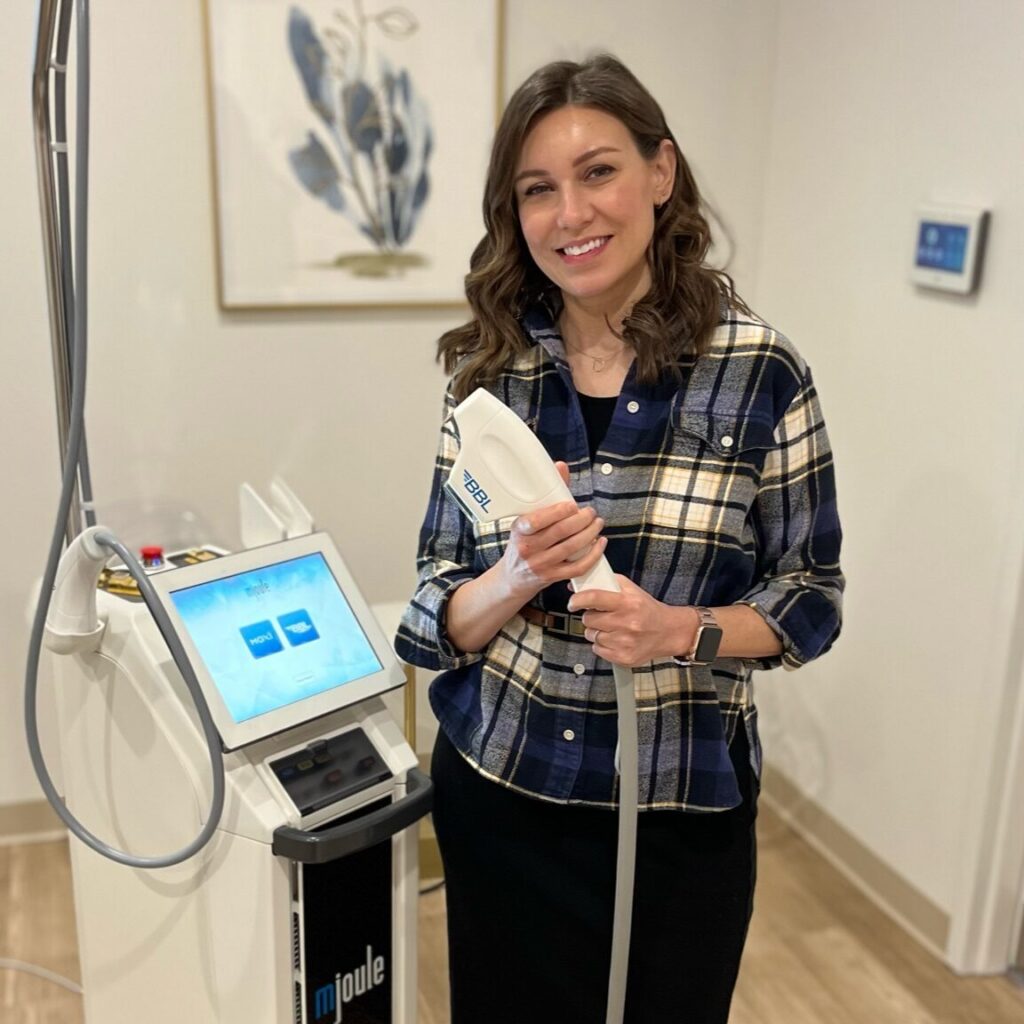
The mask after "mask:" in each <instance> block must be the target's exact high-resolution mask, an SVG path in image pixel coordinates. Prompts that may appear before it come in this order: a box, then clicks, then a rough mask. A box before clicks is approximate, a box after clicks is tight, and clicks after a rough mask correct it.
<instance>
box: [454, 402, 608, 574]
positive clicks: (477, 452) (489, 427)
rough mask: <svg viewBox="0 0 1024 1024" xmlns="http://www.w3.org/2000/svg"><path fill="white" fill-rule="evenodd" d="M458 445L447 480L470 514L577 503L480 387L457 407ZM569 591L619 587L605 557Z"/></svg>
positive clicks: (532, 440)
mask: <svg viewBox="0 0 1024 1024" xmlns="http://www.w3.org/2000/svg"><path fill="white" fill-rule="evenodd" d="M454 416H455V422H456V424H457V425H458V428H459V438H460V440H461V449H460V451H459V455H458V457H457V458H456V460H455V464H454V465H453V466H452V471H451V474H450V476H449V477H448V481H447V483H446V484H445V488H446V489H447V491H448V493H449V494H450V495H451V496H452V497H453V498H454V499H455V500H456V501H457V502H458V503H459V505H460V506H461V507H462V509H463V511H464V512H465V513H466V514H467V515H468V516H470V518H472V519H475V520H477V522H481V523H490V522H493V521H494V520H495V519H501V518H502V517H504V516H521V515H525V514H526V513H527V512H534V511H536V510H537V509H539V508H545V507H547V506H548V505H554V504H556V503H557V502H560V501H575V499H574V498H573V496H572V494H571V492H570V491H569V488H568V487H566V486H565V484H564V483H563V482H562V478H561V477H560V476H559V475H558V470H557V469H556V468H555V464H554V462H552V461H551V456H550V455H548V453H547V451H545V449H544V445H542V444H541V442H540V440H539V438H538V437H537V435H536V434H534V432H533V431H532V430H531V429H530V428H529V427H528V426H527V425H526V424H525V423H524V422H523V421H522V420H521V419H520V418H519V417H518V416H517V415H516V414H515V413H514V412H513V411H512V410H511V409H510V408H509V407H508V406H507V405H505V404H504V403H503V402H500V401H499V400H498V399H497V398H495V397H494V396H493V395H492V394H491V393H490V392H488V391H484V389H483V388H478V389H477V390H476V391H474V392H473V394H471V395H470V396H469V398H467V399H466V400H465V401H463V402H462V403H461V404H460V405H459V406H458V407H457V408H456V409H455V413H454ZM569 582H570V584H571V586H572V588H573V590H575V591H581V590H588V589H591V588H593V589H595V590H614V591H617V590H619V584H618V583H617V582H616V579H615V574H614V573H613V572H612V569H611V566H610V565H609V564H608V560H607V559H606V558H604V557H603V556H602V557H601V559H600V560H599V561H598V563H597V565H595V566H594V567H593V568H592V569H591V570H590V572H588V573H586V574H585V575H583V576H579V577H577V578H576V579H573V580H570V581H569Z"/></svg>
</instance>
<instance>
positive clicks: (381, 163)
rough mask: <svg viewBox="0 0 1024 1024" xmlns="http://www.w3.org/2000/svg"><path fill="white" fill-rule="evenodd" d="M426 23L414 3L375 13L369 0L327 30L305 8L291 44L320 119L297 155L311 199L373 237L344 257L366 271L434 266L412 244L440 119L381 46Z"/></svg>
mask: <svg viewBox="0 0 1024 1024" xmlns="http://www.w3.org/2000/svg"><path fill="white" fill-rule="evenodd" d="M418 29H419V24H418V22H417V21H416V18H415V17H414V16H413V14H412V13H411V12H410V11H408V10H406V9H405V8H402V7H389V8H386V9H385V10H382V11H380V12H378V13H367V12H366V10H365V9H364V4H363V0H352V5H351V9H350V10H348V11H346V10H342V9H338V10H336V11H334V12H333V18H332V20H331V23H330V24H329V25H327V26H325V27H321V28H320V30H319V31H318V30H317V28H316V27H315V26H314V25H313V22H312V20H311V19H310V18H309V16H308V15H307V14H306V13H304V12H303V11H302V10H301V9H300V8H298V7H292V8H291V10H290V12H289V16H288V45H289V48H290V50H291V55H292V59H293V60H294V62H295V67H296V69H297V71H298V75H299V78H300V80H301V83H302V87H303V90H304V92H305V95H306V99H307V100H308V102H309V106H310V107H311V108H312V111H313V113H314V114H315V115H316V119H315V121H314V122H313V124H312V126H311V127H310V128H308V129H307V131H306V137H305V140H304V142H303V143H302V144H301V145H298V146H296V147H295V148H294V149H291V150H289V152H288V161H289V163H290V165H291V168H292V170H293V172H294V173H295V177H296V178H297V179H298V182H299V183H300V184H301V186H302V187H303V188H305V190H306V191H307V192H308V193H309V194H310V195H311V196H313V197H315V198H316V199H317V200H319V201H320V202H322V203H324V204H325V205H326V206H327V208H328V209H329V210H331V211H332V212H333V213H334V214H338V215H340V216H342V217H345V218H346V219H347V220H348V221H350V222H351V223H352V224H353V225H354V226H355V227H356V228H357V229H358V230H359V232H361V234H362V235H363V236H365V237H366V238H367V239H368V240H369V241H370V242H371V243H372V246H373V248H372V250H369V251H363V252H356V253H347V254H343V255H340V256H338V257H337V258H336V259H335V261H334V265H335V266H339V267H343V268H345V269H347V270H349V271H350V272H352V273H355V274H358V275H360V276H372V277H386V276H390V275H394V274H399V273H402V272H404V271H405V270H406V269H407V268H409V267H415V266H424V265H426V262H427V261H426V260H425V259H424V257H423V256H421V255H418V254H416V253H413V252H409V251H408V249H407V246H408V243H409V241H410V240H411V239H412V237H413V234H414V232H415V229H416V224H417V221H418V220H419V218H420V216H421V214H422V213H423V210H424V208H425V206H426V204H427V201H428V199H429V196H430V175H429V170H428V168H429V163H430V155H431V150H432V148H433V133H432V130H431V125H430V118H429V116H428V112H427V108H426V105H425V103H424V102H423V100H422V98H421V97H420V96H419V95H418V94H417V92H416V90H415V88H414V86H413V83H412V80H411V78H410V76H409V72H408V71H407V70H406V69H405V68H401V69H399V70H396V69H394V68H393V67H392V65H391V64H390V62H389V61H388V60H387V58H386V57H384V56H383V55H382V54H380V53H379V52H377V51H375V50H374V43H375V42H376V41H377V40H378V37H384V38H386V39H392V40H401V39H406V38H408V37H409V36H411V35H412V34H413V33H415V32H416V31H417V30H418Z"/></svg>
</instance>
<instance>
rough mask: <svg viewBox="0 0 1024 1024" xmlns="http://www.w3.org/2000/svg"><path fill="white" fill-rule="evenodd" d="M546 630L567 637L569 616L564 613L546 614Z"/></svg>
mask: <svg viewBox="0 0 1024 1024" xmlns="http://www.w3.org/2000/svg"><path fill="white" fill-rule="evenodd" d="M548 629H550V630H551V631H552V632H554V633H564V634H565V635H566V636H569V616H568V615H567V614H566V613H565V612H548Z"/></svg>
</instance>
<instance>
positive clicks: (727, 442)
mask: <svg viewBox="0 0 1024 1024" xmlns="http://www.w3.org/2000/svg"><path fill="white" fill-rule="evenodd" d="M722 447H723V448H731V447H732V434H726V435H725V437H723V438H722Z"/></svg>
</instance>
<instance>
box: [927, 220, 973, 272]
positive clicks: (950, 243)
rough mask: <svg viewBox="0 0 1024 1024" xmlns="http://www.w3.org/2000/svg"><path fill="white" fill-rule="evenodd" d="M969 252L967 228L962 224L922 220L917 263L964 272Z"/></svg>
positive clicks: (938, 268)
mask: <svg viewBox="0 0 1024 1024" xmlns="http://www.w3.org/2000/svg"><path fill="white" fill-rule="evenodd" d="M966 254H967V228H965V227H963V226H962V225H960V224H939V223H937V222H936V221H927V220H923V221H921V228H920V231H919V232H918V237H917V265H918V266H919V267H930V268H931V269H933V270H949V271H951V272H952V273H954V274H960V273H963V269H964V258H965V256H966Z"/></svg>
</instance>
